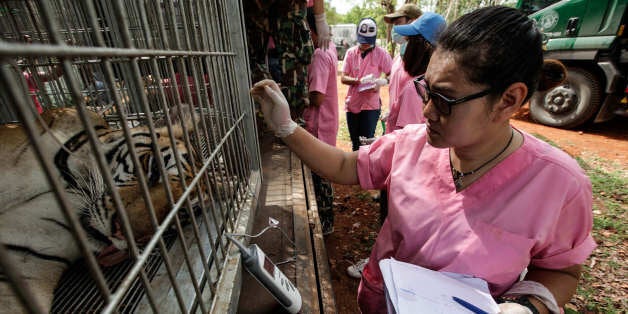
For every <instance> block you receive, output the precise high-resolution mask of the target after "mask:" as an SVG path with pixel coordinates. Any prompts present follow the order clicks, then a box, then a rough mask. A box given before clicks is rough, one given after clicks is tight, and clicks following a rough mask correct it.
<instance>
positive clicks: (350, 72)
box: [340, 18, 392, 151]
mask: <svg viewBox="0 0 628 314" xmlns="http://www.w3.org/2000/svg"><path fill="white" fill-rule="evenodd" d="M357 37H358V43H359V44H358V45H357V46H355V47H352V48H350V49H349V50H348V51H347V53H346V55H345V59H344V64H343V67H342V75H341V76H340V81H341V82H342V83H343V84H346V85H349V89H348V90H347V98H345V111H346V112H347V127H348V128H349V136H350V137H351V144H352V146H353V150H354V151H356V150H358V148H359V147H360V136H363V137H366V138H371V137H373V136H374V135H375V128H376V127H377V120H378V119H379V114H380V113H381V106H382V103H381V100H380V98H379V88H380V87H381V86H383V85H386V84H388V79H386V78H384V77H382V75H384V76H386V77H387V76H388V75H389V74H390V68H391V65H392V58H391V57H390V54H388V52H387V51H386V50H384V49H383V48H381V47H379V46H376V45H375V41H376V39H377V25H376V24H375V20H373V19H371V18H364V19H362V20H361V21H360V23H359V24H358V27H357Z"/></svg>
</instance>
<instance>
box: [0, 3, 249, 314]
mask: <svg viewBox="0 0 628 314" xmlns="http://www.w3.org/2000/svg"><path fill="white" fill-rule="evenodd" d="M242 17H243V13H242V5H241V2H240V1H234V0H208V1H180V0H156V1H133V0H117V1H116V0H114V1H112V0H88V1H83V0H40V1H36V0H0V33H1V38H0V122H2V125H1V126H0V156H2V157H4V158H2V163H4V164H5V165H4V166H2V167H0V169H2V172H3V176H2V179H1V181H0V182H1V183H0V187H2V189H3V191H1V192H0V202H1V204H2V208H0V221H1V222H0V242H1V244H0V266H1V272H0V279H2V280H0V301H1V302H0V303H2V306H0V308H1V309H0V313H1V312H15V311H18V312H19V310H16V308H15V307H21V308H22V310H24V311H28V312H38V313H42V312H49V311H50V312H58V313H74V312H103V313H111V312H124V313H127V312H138V313H143V312H149V311H152V312H163V313H173V312H184V313H189V312H198V311H200V312H203V313H207V312H216V313H222V312H225V311H233V309H230V308H229V304H230V303H232V301H233V299H234V298H236V297H237V288H234V286H237V284H235V283H236V282H237V280H239V276H240V274H239V272H240V267H239V264H238V262H239V260H234V259H233V256H234V255H235V254H229V252H228V250H229V248H230V246H229V245H228V243H227V240H226V237H225V236H224V234H225V233H231V232H238V233H242V232H248V231H249V230H250V227H251V219H249V218H250V217H251V211H252V210H253V208H254V207H255V202H256V198H257V197H258V195H259V189H260V183H261V175H260V172H261V171H260V167H261V166H260V153H259V144H258V137H257V132H256V128H255V115H254V111H253V110H254V109H253V106H252V103H251V99H250V96H249V95H248V88H249V86H250V78H249V77H250V76H249V67H248V58H247V54H246V41H245V35H244V32H243V29H244V25H243V18H242ZM40 112H43V113H41V114H40ZM31 160H32V161H33V162H34V164H33V165H31V164H30V161H31ZM77 199H80V200H77ZM86 199H87V200H86ZM18 212H19V214H18ZM99 219H100V220H99ZM103 226H105V227H103ZM68 237H69V238H68ZM66 240H68V241H66ZM99 241H100V242H99ZM231 249H232V250H234V249H233V248H232V247H231ZM111 252H115V256H116V257H117V258H116V259H115V261H112V260H110V261H109V262H106V263H104V262H103V260H105V258H104V256H108V257H109V258H110V256H113V255H111V254H109V255H107V254H108V253H111ZM120 252H122V253H120ZM124 257H126V259H125V258H124ZM111 264H115V265H111ZM103 265H106V266H103ZM43 269H46V270H45V271H42V270H43ZM31 272H33V273H31ZM41 276H44V277H46V278H45V280H42V278H37V277H41ZM51 281H56V282H51ZM53 289H54V294H52V293H53V291H52V290H53ZM236 304H237V302H236Z"/></svg>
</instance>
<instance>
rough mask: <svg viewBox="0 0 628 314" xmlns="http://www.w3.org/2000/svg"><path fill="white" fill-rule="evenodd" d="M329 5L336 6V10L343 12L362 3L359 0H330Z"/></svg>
mask: <svg viewBox="0 0 628 314" xmlns="http://www.w3.org/2000/svg"><path fill="white" fill-rule="evenodd" d="M330 3H331V6H332V7H335V8H336V12H338V13H340V14H345V13H347V12H349V10H351V8H352V7H353V6H355V5H359V4H361V3H362V1H361V0H331V1H330Z"/></svg>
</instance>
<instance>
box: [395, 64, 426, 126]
mask: <svg viewBox="0 0 628 314" xmlns="http://www.w3.org/2000/svg"><path fill="white" fill-rule="evenodd" d="M404 72H405V71H404ZM408 77H409V79H408V80H406V82H405V85H403V86H401V92H399V95H398V96H397V99H396V100H395V101H391V102H390V109H389V112H388V119H387V120H386V134H388V133H391V132H392V131H394V130H399V129H403V127H405V126H406V125H408V124H418V123H425V117H424V116H423V100H422V99H421V97H419V94H417V92H416V88H415V87H414V82H413V81H412V80H413V79H414V77H410V76H408Z"/></svg>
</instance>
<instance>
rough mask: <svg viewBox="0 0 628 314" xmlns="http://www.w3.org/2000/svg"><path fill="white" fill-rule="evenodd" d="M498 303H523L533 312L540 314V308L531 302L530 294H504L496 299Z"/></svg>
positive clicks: (533, 313)
mask: <svg viewBox="0 0 628 314" xmlns="http://www.w3.org/2000/svg"><path fill="white" fill-rule="evenodd" d="M495 301H497V303H517V304H521V305H523V306H525V307H527V308H529V309H530V311H532V314H539V310H538V309H537V308H536V306H534V304H532V302H530V296H529V295H503V296H501V297H498V298H497V299H495Z"/></svg>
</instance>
